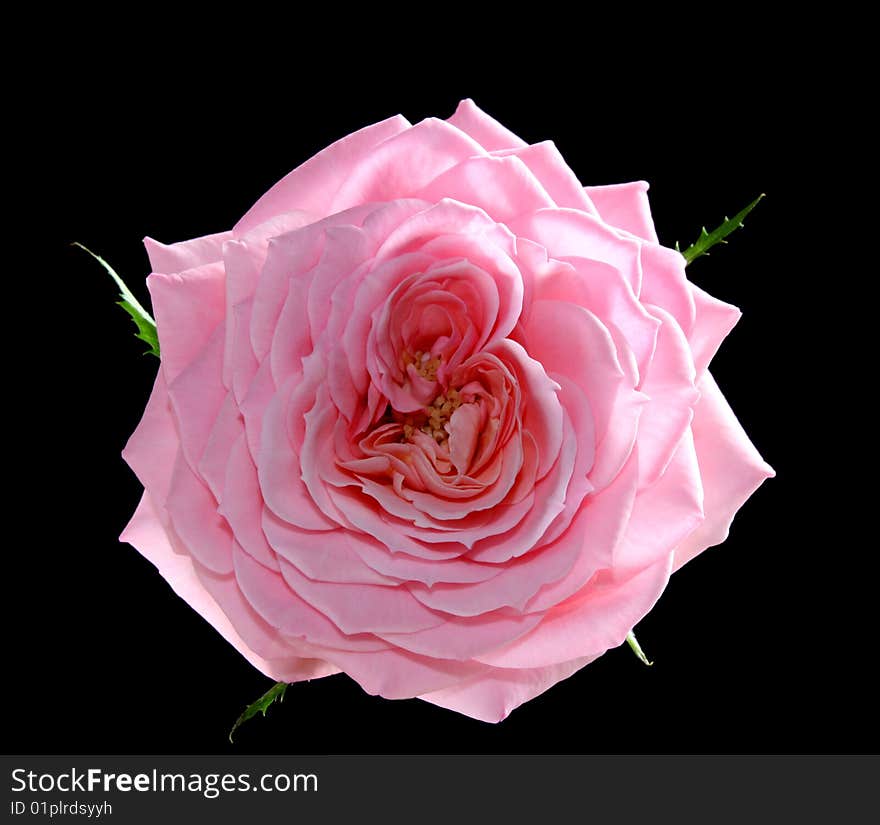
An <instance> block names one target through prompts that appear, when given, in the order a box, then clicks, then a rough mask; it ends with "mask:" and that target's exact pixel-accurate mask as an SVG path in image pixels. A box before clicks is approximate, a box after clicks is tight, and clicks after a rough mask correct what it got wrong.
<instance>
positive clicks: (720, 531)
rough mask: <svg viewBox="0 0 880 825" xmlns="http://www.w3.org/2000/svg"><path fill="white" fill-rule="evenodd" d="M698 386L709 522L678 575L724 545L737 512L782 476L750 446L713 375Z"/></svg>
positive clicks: (686, 549) (699, 447) (684, 547)
mask: <svg viewBox="0 0 880 825" xmlns="http://www.w3.org/2000/svg"><path fill="white" fill-rule="evenodd" d="M697 386H698V388H699V390H700V393H701V397H700V402H699V403H698V404H697V406H696V408H695V409H694V421H693V426H692V429H693V434H694V447H695V449H696V452H697V461H698V463H699V466H700V477H701V479H702V482H703V490H704V498H703V509H704V510H705V513H706V520H705V521H704V522H703V523H702V524H701V525H700V526H699V527H698V528H697V529H696V530H694V532H693V533H691V535H690V536H688V538H686V539H685V540H684V541H683V542H682V543H681V544H680V545H679V546H678V548H677V549H676V551H675V569H676V570H677V569H678V568H679V567H681V566H682V565H683V564H685V563H686V562H688V561H690V560H691V559H692V558H694V556H697V555H699V554H700V553H702V552H703V550H705V549H706V548H707V547H711V546H712V545H714V544H720V543H721V542H722V541H724V540H725V539H726V538H727V534H728V532H729V530H730V524H731V522H732V521H733V517H734V515H736V512H737V510H739V508H740V507H742V505H743V504H744V503H745V501H746V499H747V498H748V497H749V496H750V495H751V494H752V493H753V492H755V490H756V489H757V488H758V487H760V486H761V482H763V481H764V479H766V478H772V477H773V476H774V475H776V473H774V471H773V468H772V467H770V466H769V465H768V464H767V463H766V462H765V461H764V460H763V459H762V458H761V456H760V455H759V454H758V451H757V450H756V449H755V447H754V445H753V444H752V442H751V441H749V438H748V436H747V435H746V433H745V431H744V430H743V428H742V426H741V425H740V423H739V421H738V420H737V418H736V416H735V415H734V414H733V411H732V410H731V409H730V406H729V404H728V403H727V401H726V400H725V398H724V396H723V395H722V394H721V390H720V389H718V385H717V384H716V383H715V379H714V378H713V377H712V375H711V373H709V372H708V370H707V371H706V372H705V373H703V377H702V379H701V380H700V383H699V384H698V385H697Z"/></svg>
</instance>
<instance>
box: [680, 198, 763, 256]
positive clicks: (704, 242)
mask: <svg viewBox="0 0 880 825" xmlns="http://www.w3.org/2000/svg"><path fill="white" fill-rule="evenodd" d="M763 197H764V193H763V192H762V193H761V194H760V195H758V197H757V198H755V199H754V200H753V201H752V202H751V203H750V204H749V205H748V206H747V207H746V208H745V209H742V210H740V211H739V212H737V213H736V214H735V215H734V216H733V217H732V218H728V217H727V216H726V215H725V216H724V223H722V224H721V225H720V226H718V227H716V228H715V229H713V230H712V231H711V232H707V231H706V227H705V226H704V227H703V231H702V232H701V233H700V237H699V238H697V240H696V241H695V242H694V243H692V244H691V245H690V246H689V247H688V248H687V249H685V251H684V252H681V249H680V248H679V246H678V241H676V242H675V251H676V252H681V254H682V255H684V258H685V260H686V261H687V262H688V263H691V261H693V260H694V259H696V258H699V257H700V255H705V254H706V253H708V251H709V250H710V249H711V248H712V247H713V246H715V245H716V244H719V243H727V241H726V240H724V239H725V238H726V237H727V236H728V235H729V234H730V233H731V232H733V231H734V229H739V228H740V227H741V226H742V225H743V219H744V218H745V217H746V215H748V214H749V212H751V211H752V210H753V209H754V208H755V207H756V206H757V205H758V202H759V201H760V200H761V198H763Z"/></svg>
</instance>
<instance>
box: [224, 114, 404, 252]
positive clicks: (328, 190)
mask: <svg viewBox="0 0 880 825" xmlns="http://www.w3.org/2000/svg"><path fill="white" fill-rule="evenodd" d="M409 125H410V124H409V121H408V120H407V119H406V118H405V117H401V116H400V115H397V116H395V117H390V118H388V119H387V120H383V121H381V122H380V123H375V124H373V125H372V126H367V127H366V128H364V129H360V130H359V131H357V132H354V133H352V134H350V135H348V136H347V137H344V138H342V140H337V141H336V143H333V144H331V145H330V146H328V147H327V148H326V149H324V150H323V151H321V152H318V154H317V155H315V156H314V157H313V158H310V159H309V160H307V161H306V162H305V163H303V164H302V165H301V166H298V167H297V168H296V169H294V170H293V171H292V172H291V173H290V174H288V175H287V177H284V178H282V179H281V180H280V181H279V182H278V183H276V184H275V185H274V186H273V187H272V188H271V189H270V190H269V191H268V192H267V193H266V194H265V195H263V197H261V198H260V199H259V200H258V201H257V202H256V203H255V204H254V205H253V206H252V207H251V208H250V210H248V212H247V214H246V215H245V216H244V217H243V218H242V219H241V220H240V221H239V222H238V223H237V224H236V225H235V229H234V230H233V231H234V233H235V235H236V237H240V236H241V235H243V234H244V233H245V232H247V231H249V230H250V229H253V228H254V227H256V226H258V225H259V224H261V223H263V222H264V221H267V220H269V219H270V218H272V217H274V216H275V215H278V214H280V213H282V212H290V211H291V210H293V209H301V210H304V211H306V212H313V213H315V214H316V215H319V216H321V217H323V216H324V215H326V214H327V213H328V210H329V208H330V204H331V202H332V201H333V198H334V196H335V195H336V192H337V190H338V189H339V187H340V186H341V185H342V183H343V182H344V181H345V180H346V179H347V178H348V177H349V176H350V175H351V173H352V172H353V171H354V169H355V167H356V166H357V165H358V163H359V162H360V161H361V160H362V159H363V157H364V155H365V154H366V153H367V152H369V151H370V150H371V149H372V148H373V147H374V146H376V145H377V144H379V143H381V142H382V141H383V140H387V139H388V138H389V137H392V136H393V135H396V134H399V133H400V132H402V131H404V130H405V129H407V128H408V127H409Z"/></svg>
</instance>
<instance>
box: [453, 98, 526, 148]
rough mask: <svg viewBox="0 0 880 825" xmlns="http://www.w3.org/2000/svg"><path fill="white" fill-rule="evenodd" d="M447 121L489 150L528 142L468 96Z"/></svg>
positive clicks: (517, 146) (523, 145) (519, 145)
mask: <svg viewBox="0 0 880 825" xmlns="http://www.w3.org/2000/svg"><path fill="white" fill-rule="evenodd" d="M447 122H449V123H451V124H452V125H453V126H456V127H457V128H459V129H461V131H462V132H464V133H465V134H466V135H470V136H471V137H472V138H473V139H474V140H475V141H476V142H477V143H479V144H480V145H481V146H482V147H483V148H484V149H485V150H486V151H487V152H494V151H497V150H500V149H521V148H524V147H525V146H527V145H528V144H527V143H526V142H525V141H524V140H523V139H522V138H519V137H517V136H516V135H515V134H514V133H513V132H511V131H510V129H508V128H507V127H506V126H502V125H501V124H500V123H499V122H498V121H497V120H495V118H493V117H490V116H489V115H487V114H486V113H485V112H484V111H483V110H482V109H481V108H480V107H479V106H477V104H476V103H474V101H473V100H471V99H470V98H467V99H465V100H462V101H461V103H459V104H458V108H457V109H456V110H455V114H454V115H453V116H452V117H450V118H448V119H447Z"/></svg>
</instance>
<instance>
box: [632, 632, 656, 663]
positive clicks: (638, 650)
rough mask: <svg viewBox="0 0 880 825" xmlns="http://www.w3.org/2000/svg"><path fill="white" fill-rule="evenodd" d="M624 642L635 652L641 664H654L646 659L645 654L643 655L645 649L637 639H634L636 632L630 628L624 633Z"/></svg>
mask: <svg viewBox="0 0 880 825" xmlns="http://www.w3.org/2000/svg"><path fill="white" fill-rule="evenodd" d="M626 642H627V644H628V645H629V646H630V647H631V648H632V652H633V653H635V654H636V656H637V657H638V659H639V661H640V662H641V663H642V664H645V665H649V666H650V665H653V664H654V663H653V662H651V661H649V660H648V657H647V656H645V651H644V650H642V646H641V645H640V644H639V642H638V639H636V634H635V633H633V632H632V631H631V630H630V632H629V633H627V634H626Z"/></svg>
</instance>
